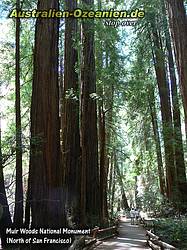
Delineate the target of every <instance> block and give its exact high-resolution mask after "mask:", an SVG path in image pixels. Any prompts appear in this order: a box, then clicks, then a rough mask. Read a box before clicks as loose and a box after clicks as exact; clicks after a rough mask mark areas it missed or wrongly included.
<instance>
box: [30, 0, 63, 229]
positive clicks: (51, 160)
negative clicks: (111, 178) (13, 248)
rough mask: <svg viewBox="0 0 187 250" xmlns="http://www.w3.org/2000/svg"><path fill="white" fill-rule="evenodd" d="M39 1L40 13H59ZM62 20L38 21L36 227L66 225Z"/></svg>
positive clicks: (46, 0) (33, 160) (33, 166)
mask: <svg viewBox="0 0 187 250" xmlns="http://www.w3.org/2000/svg"><path fill="white" fill-rule="evenodd" d="M58 7H59V2H58V1H57V0H52V1H51V0H39V1H38V10H47V9H49V8H52V9H58ZM58 33H59V19H58V20H57V19H54V18H53V19H42V18H41V19H37V21H36V31H35V51H34V78H33V92H32V104H31V157H30V178H31V179H30V181H31V211H32V226H33V227H58V226H62V224H63V223H64V221H63V220H64V215H63V204H62V202H61V200H62V194H63V193H62V167H61V164H60V128H59V126H60V121H59V85H58Z"/></svg>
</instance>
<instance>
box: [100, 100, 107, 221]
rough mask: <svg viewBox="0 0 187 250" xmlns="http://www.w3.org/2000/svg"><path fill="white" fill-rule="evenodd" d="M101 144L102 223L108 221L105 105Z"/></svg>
mask: <svg viewBox="0 0 187 250" xmlns="http://www.w3.org/2000/svg"><path fill="white" fill-rule="evenodd" d="M99 144H100V165H99V166H100V183H99V184H100V206H101V221H102V223H104V221H107V217H108V214H107V213H106V211H107V210H108V209H107V160H106V131H105V112H104V110H103V103H102V104H101V105H100V107H99Z"/></svg>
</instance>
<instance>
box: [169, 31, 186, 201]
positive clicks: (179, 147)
mask: <svg viewBox="0 0 187 250" xmlns="http://www.w3.org/2000/svg"><path fill="white" fill-rule="evenodd" d="M166 46H167V50H168V64H169V73H170V84H171V94H172V103H173V123H174V153H175V164H176V172H177V184H178V189H179V192H180V195H181V197H180V199H181V201H182V202H184V201H186V187H187V186H186V168H185V163H184V150H183V141H182V131H181V117H180V108H179V100H178V92H177V81H176V76H175V66H174V61H173V54H172V47H171V42H170V38H169V34H168V36H167V38H166Z"/></svg>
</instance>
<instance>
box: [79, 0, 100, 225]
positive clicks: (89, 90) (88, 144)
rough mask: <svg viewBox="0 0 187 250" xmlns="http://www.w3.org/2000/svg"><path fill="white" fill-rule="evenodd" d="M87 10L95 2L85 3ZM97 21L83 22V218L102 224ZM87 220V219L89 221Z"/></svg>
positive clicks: (88, 221) (85, 0)
mask: <svg viewBox="0 0 187 250" xmlns="http://www.w3.org/2000/svg"><path fill="white" fill-rule="evenodd" d="M82 3H83V4H85V5H86V6H87V8H89V9H91V8H92V7H93V3H94V2H93V0H83V1H82ZM93 28H94V26H93V20H84V19H83V21H82V44H83V51H82V71H81V147H82V159H81V160H82V180H81V210H82V211H81V212H82V215H81V219H82V221H83V224H84V222H85V219H86V222H87V223H88V224H92V222H95V223H98V222H97V221H98V219H99V217H100V197H99V174H98V173H99V170H98V138H97V136H98V135H97V109H96V100H95V99H94V98H93V95H92V94H93V93H96V75H95V52H94V30H93ZM85 217H86V218H85Z"/></svg>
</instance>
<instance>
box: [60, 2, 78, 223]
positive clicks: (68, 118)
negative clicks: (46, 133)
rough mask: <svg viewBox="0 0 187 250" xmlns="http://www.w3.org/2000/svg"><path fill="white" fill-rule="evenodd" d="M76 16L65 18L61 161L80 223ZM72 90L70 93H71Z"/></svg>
mask: <svg viewBox="0 0 187 250" xmlns="http://www.w3.org/2000/svg"><path fill="white" fill-rule="evenodd" d="M65 8H66V9H67V10H70V11H73V10H74V9H76V8H77V1H76V0H67V1H66V2H65ZM76 36H77V19H75V18H66V20H65V55H64V87H63V91H64V93H63V116H62V131H63V145H62V149H63V152H62V160H63V165H64V171H65V178H64V180H65V183H64V185H65V189H66V211H68V214H69V215H70V214H71V218H72V219H71V220H72V221H71V223H76V224H80V221H79V218H80V211H79V209H80V204H79V202H80V174H81V171H80V135H79V95H78V91H79V85H78V73H77V72H76V66H77V64H78V52H77V49H76V48H75V42H74V40H75V38H76ZM70 92H71V95H70Z"/></svg>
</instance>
